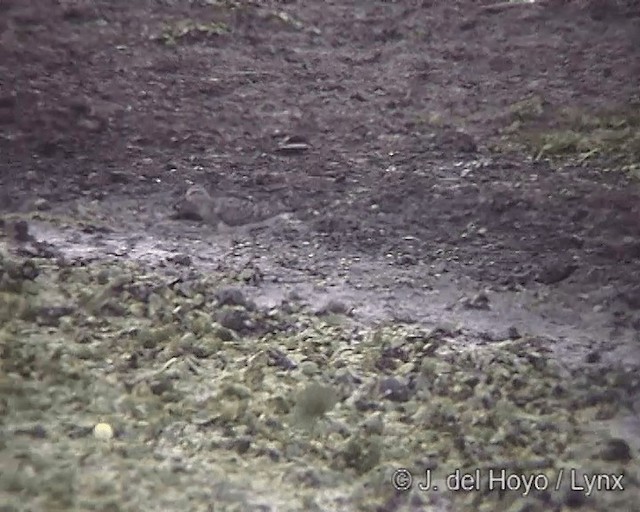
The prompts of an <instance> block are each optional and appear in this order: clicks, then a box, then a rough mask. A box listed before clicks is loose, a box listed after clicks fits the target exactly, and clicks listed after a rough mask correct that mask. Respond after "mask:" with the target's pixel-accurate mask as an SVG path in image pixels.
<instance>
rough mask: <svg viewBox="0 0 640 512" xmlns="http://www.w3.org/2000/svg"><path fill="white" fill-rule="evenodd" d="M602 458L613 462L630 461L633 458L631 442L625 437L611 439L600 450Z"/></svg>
mask: <svg viewBox="0 0 640 512" xmlns="http://www.w3.org/2000/svg"><path fill="white" fill-rule="evenodd" d="M600 458H602V460H607V461H611V462H628V461H630V460H631V459H632V455H631V448H630V447H629V443H627V442H626V441H625V440H624V439H620V438H613V439H609V440H608V441H607V442H606V443H605V445H604V446H603V448H602V451H601V452H600Z"/></svg>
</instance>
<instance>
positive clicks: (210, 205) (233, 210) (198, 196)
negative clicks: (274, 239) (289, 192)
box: [181, 185, 291, 232]
mask: <svg viewBox="0 0 640 512" xmlns="http://www.w3.org/2000/svg"><path fill="white" fill-rule="evenodd" d="M181 209H182V213H183V214H186V216H189V217H196V218H199V219H201V220H203V221H204V222H206V223H207V224H211V225H213V226H215V227H216V228H217V229H218V231H244V232H247V231H251V230H254V229H259V228H264V227H267V226H269V225H271V224H273V223H274V222H277V221H278V220H290V218H291V215H290V213H289V212H288V211H287V209H286V208H284V206H282V205H277V204H276V205H274V204H271V203H257V202H254V201H250V200H248V199H242V198H239V197H232V196H225V197H214V196H211V195H210V194H209V192H207V190H206V189H205V188H204V187H202V186H200V185H194V186H192V187H190V188H189V189H188V190H187V192H186V194H185V195H184V201H183V205H182V206H181Z"/></svg>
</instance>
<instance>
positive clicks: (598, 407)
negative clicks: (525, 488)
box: [0, 251, 640, 511]
mask: <svg viewBox="0 0 640 512" xmlns="http://www.w3.org/2000/svg"><path fill="white" fill-rule="evenodd" d="M0 262H1V265H2V266H1V267H0V282H3V283H5V284H6V283H10V286H4V288H3V290H2V292H1V294H0V298H1V299H2V302H0V304H1V305H2V309H1V310H0V311H2V323H1V324H0V363H1V365H2V372H1V373H0V412H1V413H2V414H1V415H0V461H1V462H0V464H1V466H2V472H1V474H2V476H1V477H0V497H1V500H2V502H3V503H5V504H6V506H7V507H9V508H8V509H9V510H10V509H11V508H10V507H13V509H15V510H21V509H23V507H24V506H28V507H29V508H30V509H31V510H70V511H73V510H78V511H80V510H123V511H129V510H131V511H133V510H141V509H145V510H150V509H157V510H160V509H162V510H178V509H182V510H208V509H210V508H208V507H210V506H211V505H212V504H215V509H216V510H218V509H219V510H256V509H259V508H260V507H263V509H264V510H276V509H277V510H291V511H293V510H301V509H302V508H305V509H307V508H308V509H311V510H313V509H315V510H330V509H335V508H342V509H345V508H346V509H349V510H368V509H385V508H384V507H390V506H391V505H390V504H394V505H393V506H394V507H395V508H396V509H398V510H412V509H413V510H415V508H416V507H419V508H420V509H424V510H430V509H433V510H437V506H438V505H437V504H438V503H443V501H442V500H444V502H447V503H450V504H451V506H454V507H455V508H456V510H487V511H489V510H497V509H499V508H497V507H516V506H519V504H521V503H524V504H526V506H527V507H529V508H528V510H548V507H549V506H553V507H562V506H567V505H568V504H570V503H574V502H575V500H579V499H580V500H584V501H585V502H589V503H592V504H593V506H594V507H596V508H597V509H603V508H607V507H609V508H616V507H621V508H624V506H625V504H629V503H631V501H632V500H637V499H638V497H640V490H639V488H638V485H637V482H638V477H639V476H640V475H638V474H637V464H635V458H636V457H637V454H636V453H635V452H634V450H633V449H632V448H631V447H630V445H629V444H628V443H627V441H626V440H625V438H624V435H623V434H618V435H615V436H614V435H610V434H607V433H603V431H602V430H598V429H596V428H595V425H598V424H602V422H606V421H607V420H610V419H612V418H616V417H619V416H621V415H623V414H625V413H626V411H627V409H628V406H627V405H626V403H627V400H626V399H625V397H628V396H630V395H631V394H632V393H633V390H634V389H637V378H636V377H635V376H636V375H637V368H636V369H634V368H628V367H625V368H623V367H612V366H606V365H604V364H594V365H589V366H588V367H586V368H583V369H581V370H580V371H575V372H574V371H570V370H568V369H565V368H563V367H562V366H560V365H559V364H558V363H557V362H555V360H554V359H553V358H552V357H551V355H550V353H551V352H550V350H549V347H551V346H552V345H553V344H554V340H551V339H541V338H532V337H527V336H523V337H521V338H520V339H518V340H513V341H505V342H501V343H495V344H491V345H484V346H480V345H478V344H475V343H474V340H473V338H472V337H469V335H464V334H463V333H462V331H460V330H459V329H457V330H451V329H447V328H443V327H435V328H433V329H432V330H428V329H424V328H419V327H417V326H407V325H404V324H401V323H391V324H388V325H381V326H376V327H375V328H369V327H367V326H362V325H357V324H355V323H353V322H347V321H344V322H340V323H337V324H336V323H333V322H327V319H326V318H325V317H322V316H318V315H316V314H315V313H313V312H308V311H306V310H305V309H304V308H301V309H298V310H291V309H286V310H285V308H282V309H279V308H276V309H278V311H277V314H276V313H274V308H270V309H269V310H268V311H266V310H265V311H263V310H261V309H260V308H257V307H256V306H255V305H253V304H252V302H251V301H249V300H244V299H243V300H234V305H233V306H230V305H229V304H228V302H229V301H228V300H221V299H220V297H227V296H228V295H229V294H228V293H226V294H225V293H222V292H220V289H221V287H222V286H223V283H224V281H225V279H224V276H222V275H221V276H212V275H207V276H199V275H194V273H193V271H189V274H188V276H185V278H184V279H181V280H176V279H175V278H171V279H169V278H167V276H166V275H163V274H162V273H161V272H159V271H157V272H156V271H155V270H153V269H149V268H145V267H143V266H141V265H136V264H132V263H122V262H115V263H100V262H94V263H90V264H87V265H83V266H74V265H67V264H64V263H63V262H54V261H52V260H51V259H44V258H43V259H39V258H31V259H29V260H25V259H21V258H20V257H16V256H13V255H10V254H8V252H7V251H4V252H2V253H1V257H0ZM27 262H28V264H27ZM24 268H27V269H29V270H28V271H27V272H23V271H22V270H19V269H24ZM178 281H179V282H180V284H179V285H178V284H177V283H178ZM236 295H237V293H236ZM243 304H244V305H243ZM221 311H224V312H228V311H240V312H241V314H240V315H239V318H241V320H242V321H241V322H238V323H233V324H232V323H231V322H227V321H226V320H225V323H228V326H227V327H223V326H222V325H220V323H219V321H220V320H221V318H223V317H224V315H223V316H222V317H221V315H220V312H221ZM225 314H226V313H225ZM234 315H237V313H234ZM570 468H574V469H575V468H580V470H581V471H582V472H583V473H585V474H592V473H593V474H595V473H599V474H605V473H606V474H616V475H618V474H624V475H625V483H626V484H627V487H626V492H625V493H624V494H621V493H613V492H610V493H598V494H597V495H594V496H589V497H587V496H581V497H580V496H579V495H576V493H575V491H572V490H571V489H568V488H567V487H566V485H564V486H560V487H558V489H556V488H555V486H551V485H550V488H549V489H547V491H546V492H542V491H540V492H531V493H528V494H527V495H526V496H524V495H523V492H522V489H516V490H513V489H511V490H508V491H506V492H497V491H495V490H492V489H491V480H490V479H487V475H489V474H490V473H489V472H490V471H492V470H504V471H506V472H508V473H509V474H514V475H521V477H522V478H525V477H526V478H531V477H535V478H537V481H538V482H547V481H548V482H555V480H554V479H556V478H557V475H558V474H560V473H561V472H562V471H565V470H569V469H570ZM398 471H401V472H400V473H398ZM427 471H429V475H431V477H432V478H433V483H434V485H436V484H437V485H440V486H441V487H440V488H441V489H446V485H447V484H446V483H447V477H448V475H450V474H452V473H455V472H456V471H460V472H463V473H466V474H472V475H475V474H478V475H480V478H479V479H478V481H477V486H478V490H477V492H472V493H456V492H447V491H446V490H445V491H440V492H439V493H438V494H435V493H429V492H424V490H421V489H420V487H419V486H418V482H419V481H420V479H423V478H424V477H425V475H426V474H427V473H426V472H427ZM402 472H404V473H402ZM403 475H404V476H403ZM407 475H410V478H409V479H407ZM400 477H403V478H400ZM408 481H409V482H410V485H407V482H408ZM578 494H579V493H578ZM583 494H584V493H583ZM576 496H577V497H576ZM550 503H551V504H552V505H549V504H550ZM380 507H382V508H380ZM411 507H413V508H411ZM500 509H501V508H500ZM505 509H506V508H505ZM509 510H511V509H509Z"/></svg>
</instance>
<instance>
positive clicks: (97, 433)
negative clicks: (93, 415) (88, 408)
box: [93, 423, 113, 441]
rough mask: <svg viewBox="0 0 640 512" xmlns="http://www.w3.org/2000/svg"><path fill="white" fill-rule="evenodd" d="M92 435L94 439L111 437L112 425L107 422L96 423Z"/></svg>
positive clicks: (104, 439)
mask: <svg viewBox="0 0 640 512" xmlns="http://www.w3.org/2000/svg"><path fill="white" fill-rule="evenodd" d="M93 436H94V437H95V438H96V439H101V440H103V441H107V440H109V439H112V438H113V427H111V425H109V424H108V423H98V424H97V425H96V426H95V427H93Z"/></svg>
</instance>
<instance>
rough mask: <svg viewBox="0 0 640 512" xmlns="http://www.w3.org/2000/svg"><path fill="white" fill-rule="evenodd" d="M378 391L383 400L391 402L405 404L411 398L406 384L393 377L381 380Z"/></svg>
mask: <svg viewBox="0 0 640 512" xmlns="http://www.w3.org/2000/svg"><path fill="white" fill-rule="evenodd" d="M379 390H380V393H381V394H382V397H383V398H386V399H387V400H391V401H392V402H407V401H408V400H409V398H410V396H411V392H410V390H409V387H408V386H407V384H405V383H404V382H402V381H401V380H400V379H397V378H395V377H388V378H385V379H382V381H381V382H380V386H379Z"/></svg>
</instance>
